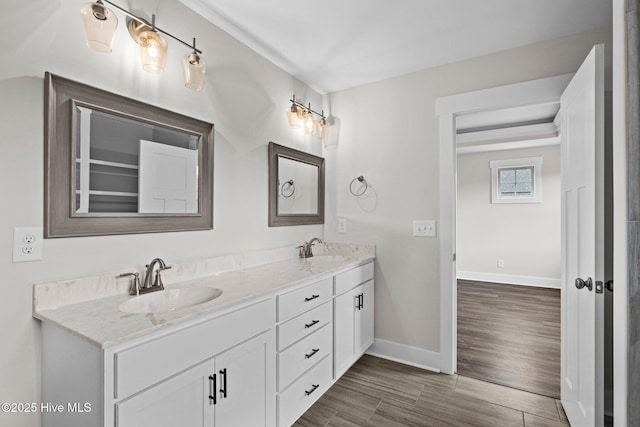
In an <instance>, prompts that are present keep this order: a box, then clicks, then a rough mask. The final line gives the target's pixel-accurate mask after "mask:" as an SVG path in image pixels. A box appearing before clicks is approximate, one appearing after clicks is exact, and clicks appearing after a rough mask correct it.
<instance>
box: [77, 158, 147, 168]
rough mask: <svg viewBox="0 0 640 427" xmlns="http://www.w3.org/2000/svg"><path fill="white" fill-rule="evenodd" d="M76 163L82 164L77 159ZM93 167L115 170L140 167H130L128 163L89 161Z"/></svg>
mask: <svg viewBox="0 0 640 427" xmlns="http://www.w3.org/2000/svg"><path fill="white" fill-rule="evenodd" d="M76 163H80V159H78V158H76ZM89 163H90V164H92V165H103V166H113V167H114V168H127V169H138V165H130V164H128V163H117V162H107V161H106V160H96V159H89Z"/></svg>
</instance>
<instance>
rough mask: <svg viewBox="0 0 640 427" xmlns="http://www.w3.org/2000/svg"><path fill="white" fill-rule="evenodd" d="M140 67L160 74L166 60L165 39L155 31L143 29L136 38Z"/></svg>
mask: <svg viewBox="0 0 640 427" xmlns="http://www.w3.org/2000/svg"><path fill="white" fill-rule="evenodd" d="M138 44H139V45H140V59H141V60H142V69H143V70H145V71H146V72H148V73H153V74H160V73H161V72H162V70H164V64H165V62H166V60H167V41H166V40H165V39H164V37H162V36H161V35H160V34H158V33H157V32H155V31H143V32H142V33H140V38H139V40H138Z"/></svg>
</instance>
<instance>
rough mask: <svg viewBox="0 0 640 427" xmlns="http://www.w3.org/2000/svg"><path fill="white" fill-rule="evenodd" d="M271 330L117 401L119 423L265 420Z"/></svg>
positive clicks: (169, 425) (163, 426) (166, 426)
mask: <svg viewBox="0 0 640 427" xmlns="http://www.w3.org/2000/svg"><path fill="white" fill-rule="evenodd" d="M270 340H271V341H272V340H273V334H272V333H271V332H265V333H263V334H260V335H259V336H257V337H255V338H252V339H250V340H248V341H245V342H243V343H242V344H239V345H238V346H236V347H234V348H232V349H230V350H227V351H225V352H223V353H221V354H220V355H218V356H216V357H214V358H213V359H210V360H207V361H206V362H203V363H201V364H199V365H197V366H195V367H193V368H190V369H188V370H187V371H185V372H182V373H180V374H178V375H176V376H175V377H171V378H169V379H168V380H166V381H163V382H161V383H160V384H158V385H156V386H154V387H152V388H150V389H148V390H146V391H144V392H142V393H139V394H137V395H135V396H133V397H132V398H130V399H127V400H124V401H122V402H120V403H117V404H116V425H117V426H134V427H143V426H153V427H175V426H199V427H200V426H202V427H205V426H267V425H271V424H269V423H268V420H269V414H268V412H267V410H266V408H267V407H268V406H269V404H270V401H271V400H272V399H273V395H271V394H269V395H268V394H267V390H268V383H267V377H268V375H269V373H267V371H266V369H267V366H266V364H265V362H266V361H267V360H268V355H267V351H268V349H269V347H270V346H269V341H270Z"/></svg>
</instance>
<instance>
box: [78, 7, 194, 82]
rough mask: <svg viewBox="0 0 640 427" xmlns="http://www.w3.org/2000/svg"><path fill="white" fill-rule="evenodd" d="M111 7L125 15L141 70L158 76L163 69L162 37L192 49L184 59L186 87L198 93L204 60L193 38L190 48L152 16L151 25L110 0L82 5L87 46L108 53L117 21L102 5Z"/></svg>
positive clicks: (164, 51)
mask: <svg viewBox="0 0 640 427" xmlns="http://www.w3.org/2000/svg"><path fill="white" fill-rule="evenodd" d="M105 3H107V4H108V5H110V6H112V7H113V8H115V9H117V10H119V11H120V12H122V13H123V14H124V15H126V16H127V29H128V30H129V34H130V35H131V38H132V39H133V40H134V41H135V42H136V43H137V44H138V45H139V46H140V59H141V61H142V69H143V70H145V71H147V72H149V73H154V74H159V73H161V72H162V70H163V69H164V64H165V62H166V59H167V41H166V40H165V38H164V37H162V34H164V35H165V36H168V37H171V38H172V39H174V40H176V41H178V42H180V43H182V44H183V45H185V46H187V47H189V48H190V49H192V52H191V53H189V54H187V55H186V56H185V58H184V59H183V70H184V79H185V86H186V87H188V88H189V89H192V90H200V89H202V87H203V86H204V73H205V61H204V59H203V58H202V51H201V50H198V49H197V48H196V39H195V38H194V39H193V45H190V44H188V43H186V42H185V41H183V40H181V39H179V38H177V37H175V36H174V35H172V34H170V33H168V32H167V31H164V30H163V29H161V28H158V27H157V26H156V23H155V21H156V16H155V15H151V23H149V22H147V21H146V20H144V19H142V18H140V17H138V16H136V15H134V14H133V13H131V12H129V11H128V10H126V9H123V8H121V7H120V6H118V5H116V4H114V3H112V2H111V1H109V0H96V2H93V3H91V2H89V3H85V4H84V5H83V6H82V7H81V8H80V16H81V17H82V22H83V24H84V31H85V37H86V39H87V46H88V47H89V48H91V49H93V50H95V51H97V52H106V53H108V52H111V50H112V46H113V37H114V35H115V31H116V28H117V26H118V19H117V17H116V15H115V14H114V13H113V11H112V10H111V9H109V8H108V7H106V6H105V5H104V4H105Z"/></svg>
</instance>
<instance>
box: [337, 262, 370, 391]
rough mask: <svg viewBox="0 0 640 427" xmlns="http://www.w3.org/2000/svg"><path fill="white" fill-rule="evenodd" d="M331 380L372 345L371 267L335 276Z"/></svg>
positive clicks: (367, 266)
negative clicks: (332, 376) (332, 370)
mask: <svg viewBox="0 0 640 427" xmlns="http://www.w3.org/2000/svg"><path fill="white" fill-rule="evenodd" d="M334 288H335V295H336V297H335V302H334V331H335V332H334V334H335V335H334V344H335V347H334V349H333V351H334V378H335V379H336V380H337V379H338V378H340V376H342V374H344V373H345V372H346V371H347V369H349V367H351V365H353V363H355V362H356V361H357V360H358V359H359V358H360V356H362V355H363V354H364V352H365V351H366V350H367V349H368V348H369V347H370V346H371V344H373V321H374V318H373V309H374V296H373V292H374V289H373V263H369V264H365V265H362V266H360V267H356V268H354V269H352V270H349V271H346V272H344V273H341V274H338V275H336V276H335V282H334Z"/></svg>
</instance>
